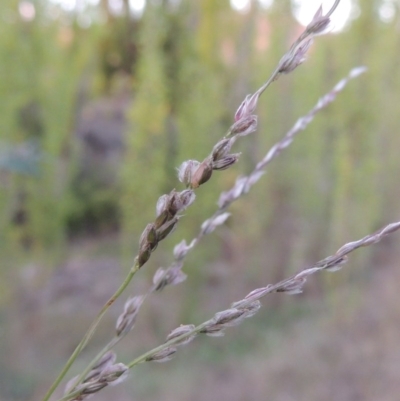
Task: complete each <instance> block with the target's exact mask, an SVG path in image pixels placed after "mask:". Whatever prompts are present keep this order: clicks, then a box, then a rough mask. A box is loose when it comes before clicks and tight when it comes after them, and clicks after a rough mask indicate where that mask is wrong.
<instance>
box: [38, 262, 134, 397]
mask: <svg viewBox="0 0 400 401" xmlns="http://www.w3.org/2000/svg"><path fill="white" fill-rule="evenodd" d="M138 270H139V263H138V259H137V258H135V263H134V265H133V266H132V268H131V269H130V271H129V273H128V275H127V276H126V278H125V280H124V281H123V283H122V284H121V285H120V287H119V288H118V290H117V291H115V293H114V295H112V296H111V297H110V299H109V300H108V301H107V302H106V303H105V304H104V306H103V307H102V308H101V310H100V312H99V313H98V315H97V316H96V318H95V319H94V321H93V322H92V324H91V325H90V327H89V329H88V330H87V332H86V333H85V335H84V336H83V338H82V340H81V342H80V343H79V344H78V346H77V347H76V348H75V350H74V352H73V353H72V355H71V356H70V357H69V359H68V361H67V363H66V364H65V365H64V367H63V369H62V371H61V372H60V374H59V375H58V376H57V378H56V380H55V381H54V383H53V384H52V385H51V387H50V388H49V390H48V391H47V393H46V395H45V396H44V397H43V401H48V400H49V399H50V397H51V395H52V394H53V393H54V391H55V390H56V388H57V387H58V386H59V384H60V383H61V381H62V380H63V379H64V377H65V375H66V374H67V373H68V371H69V369H70V368H71V366H72V364H73V363H74V362H75V360H76V358H77V357H78V355H79V354H80V353H81V352H82V350H83V349H84V348H85V346H86V345H87V343H88V342H89V340H90V339H91V338H92V337H93V334H94V332H95V331H96V328H97V326H98V325H99V323H100V321H101V319H102V318H103V316H104V315H105V314H106V312H107V311H108V309H109V308H110V306H111V305H112V304H113V303H114V302H115V300H116V299H117V298H118V297H119V296H120V295H121V294H122V292H123V291H124V290H125V288H126V287H127V286H128V285H129V283H130V282H131V280H132V278H133V276H134V275H135V274H136V273H137V272H138Z"/></svg>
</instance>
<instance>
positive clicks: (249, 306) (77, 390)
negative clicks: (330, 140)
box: [43, 0, 400, 401]
mask: <svg viewBox="0 0 400 401" xmlns="http://www.w3.org/2000/svg"><path fill="white" fill-rule="evenodd" d="M339 2H340V0H335V2H334V4H333V6H332V7H331V9H330V10H329V11H328V12H327V13H326V14H325V15H324V14H323V12H322V8H319V9H318V10H317V12H316V14H315V15H314V18H313V20H312V21H311V22H310V24H309V25H308V26H307V27H306V29H305V30H304V32H303V33H302V34H301V35H300V36H299V38H298V39H297V40H296V41H295V42H294V43H293V45H292V46H291V47H290V49H289V51H288V52H287V53H286V54H285V55H284V56H283V57H282V58H281V59H280V61H279V62H278V65H277V67H276V69H275V70H274V72H273V73H272V74H271V76H270V77H269V79H268V80H267V81H266V82H265V83H264V84H263V85H262V86H261V87H260V88H259V89H258V90H257V91H256V92H255V93H253V94H250V95H247V96H246V97H245V99H244V100H243V102H242V103H241V105H240V106H239V108H238V109H237V111H236V113H235V115H234V119H233V120H234V123H233V124H232V126H231V127H230V128H229V129H228V131H227V132H226V134H225V136H224V137H222V139H220V140H219V141H218V142H217V143H216V144H215V146H214V147H213V148H212V150H211V152H210V154H209V155H207V156H206V157H205V158H204V159H203V160H202V161H197V160H193V159H190V160H187V161H184V162H183V163H182V164H181V166H180V167H179V168H178V179H179V181H181V182H182V183H183V184H184V185H185V187H186V189H184V190H182V191H176V190H175V189H173V190H172V191H170V192H169V193H168V194H164V195H162V196H161V197H160V198H159V199H158V201H157V204H156V216H155V219H154V221H153V222H150V223H149V224H147V226H146V227H145V229H144V230H143V232H142V234H141V236H140V240H139V250H138V254H137V256H136V257H135V261H134V264H133V266H132V268H131V269H130V271H129V274H128V275H127V277H126V279H125V280H124V282H123V283H122V284H121V286H120V287H119V288H118V290H117V291H116V292H115V294H114V295H113V296H112V297H111V298H110V299H109V301H108V302H107V303H106V304H105V305H104V307H103V308H102V310H101V311H100V312H99V314H98V316H97V317H96V318H95V320H94V321H93V323H92V324H91V326H90V327H89V329H88V331H87V332H86V334H85V336H84V337H83V339H82V341H81V342H80V343H79V345H78V346H77V348H76V349H75V351H74V353H73V354H72V355H71V357H70V359H69V360H68V362H67V363H66V365H65V366H64V368H63V370H62V372H61V373H60V374H59V376H58V377H57V379H56V380H55V381H54V383H53V385H52V386H51V387H50V389H49V391H48V392H47V394H46V395H45V397H44V398H43V401H48V400H49V399H50V397H51V395H52V394H53V393H54V391H55V390H56V388H57V387H58V386H59V385H60V383H61V381H62V379H63V378H64V377H65V376H66V374H67V372H68V371H69V369H70V367H71V366H72V364H73V362H74V361H75V360H76V358H77V357H78V355H79V354H80V353H81V351H82V350H83V348H84V347H85V346H86V344H87V343H88V341H89V340H90V338H91V337H92V336H93V334H94V332H95V330H96V328H97V326H98V324H99V323H100V321H101V319H102V318H103V316H104V314H105V313H106V311H107V310H108V308H109V307H110V306H111V305H112V304H113V303H114V302H115V300H116V299H117V298H119V297H120V296H121V294H122V293H123V292H124V291H125V289H126V288H127V286H128V284H129V283H130V281H131V280H132V278H133V277H134V275H135V274H136V272H137V271H138V270H139V269H140V268H142V267H143V266H144V265H145V264H146V263H147V261H148V260H149V259H150V257H151V254H152V253H153V252H154V251H155V249H156V248H157V246H158V244H159V243H160V242H161V241H162V240H164V239H165V238H166V237H167V236H169V235H170V234H171V232H172V231H173V230H174V229H175V228H176V227H177V225H178V223H179V221H180V219H181V218H182V217H183V214H182V213H183V212H184V211H185V209H187V208H188V207H189V206H190V205H191V204H192V203H193V202H194V201H195V199H196V195H195V190H196V189H197V188H198V187H199V186H201V185H203V184H205V183H206V182H207V181H208V180H210V179H211V178H212V175H213V172H214V171H217V170H225V169H227V168H230V167H231V166H232V165H233V164H235V163H237V162H238V160H239V158H240V153H230V152H231V149H232V147H233V145H234V144H235V142H236V141H237V140H238V139H239V138H240V137H245V136H248V135H249V134H251V133H253V132H254V131H255V130H256V129H257V123H258V120H257V115H256V114H254V112H255V110H256V108H257V104H258V101H259V98H260V96H261V94H262V93H263V92H264V91H265V89H266V88H267V87H268V86H269V85H270V84H271V83H272V82H274V81H276V80H277V79H278V78H279V77H280V75H281V74H288V73H290V72H292V71H293V70H295V69H296V68H297V67H298V66H299V65H300V64H301V63H303V62H304V60H305V56H306V53H307V51H308V49H309V47H310V46H311V44H312V42H313V40H314V38H315V37H316V36H318V35H321V34H322V33H324V32H325V31H326V30H327V29H328V27H329V23H330V16H331V14H332V13H333V12H334V10H335V9H336V7H337V5H338V4H339ZM363 72H365V68H364V67H358V68H355V69H353V70H352V71H351V72H350V73H349V75H348V76H347V77H346V78H344V79H342V80H341V81H340V82H339V83H338V84H337V85H336V86H335V87H334V88H333V89H332V90H331V91H329V92H328V93H327V94H326V95H324V96H322V97H321V98H320V99H319V100H318V102H317V104H316V105H315V106H314V107H313V108H312V109H311V110H310V111H309V112H308V113H307V114H306V115H304V116H302V117H300V118H299V119H298V120H297V122H296V123H295V124H294V126H293V127H292V128H291V129H290V130H289V131H288V132H287V134H286V135H285V136H284V137H283V138H282V139H281V140H280V141H278V142H277V143H276V144H275V145H274V146H272V148H271V149H270V150H269V151H268V152H267V154H266V155H265V156H264V158H263V159H262V160H260V161H259V162H258V163H257V165H256V166H255V167H254V169H253V171H252V172H250V173H249V174H248V175H247V176H240V177H238V178H237V180H236V182H235V184H234V185H233V186H232V188H231V189H229V190H227V191H225V192H223V193H221V195H220V197H219V200H218V208H217V210H216V211H215V213H214V214H213V215H212V216H211V217H210V218H208V219H207V220H205V221H204V222H203V224H202V225H201V227H200V229H199V232H198V234H197V236H196V237H195V238H193V239H192V240H191V241H190V242H189V243H188V242H186V241H185V240H182V241H181V242H180V243H178V244H177V245H176V246H175V247H174V250H173V256H174V261H173V262H172V264H170V265H169V266H168V267H166V268H163V267H160V268H159V269H158V270H157V271H156V272H155V274H154V276H153V283H152V285H151V286H150V287H149V289H148V291H147V292H146V293H145V294H143V295H135V296H133V297H130V298H128V299H127V301H126V302H125V305H124V308H123V311H122V312H121V314H120V316H119V317H118V319H117V322H116V327H115V336H114V338H112V339H111V340H110V341H109V343H108V344H106V345H105V347H104V348H103V349H102V350H101V351H100V352H98V354H97V355H96V356H95V357H94V358H93V360H92V361H91V362H90V363H89V364H88V365H87V367H86V368H85V369H84V370H83V371H82V373H81V374H80V375H78V376H76V377H74V378H73V379H71V380H70V381H69V382H68V383H67V385H66V387H65V391H64V396H63V397H62V398H61V399H60V400H58V401H67V400H79V401H80V400H83V399H85V398H88V397H89V396H91V395H93V394H94V393H96V392H98V391H100V390H102V389H103V388H105V387H107V386H111V385H116V384H118V383H120V382H121V381H123V380H125V379H126V377H127V375H128V372H129V370H130V369H132V368H133V367H134V366H136V365H138V364H140V363H143V362H159V363H161V362H168V361H169V360H171V359H172V358H173V356H174V355H175V354H176V352H177V351H178V349H179V348H180V347H182V346H185V345H187V344H189V343H190V342H191V341H193V340H194V339H195V338H196V336H199V335H201V334H205V335H207V336H210V337H221V336H223V335H224V333H225V330H226V329H228V328H229V327H233V326H237V325H239V324H241V323H242V322H244V321H245V320H246V319H247V318H250V317H252V316H254V315H255V314H256V313H257V312H258V310H259V309H260V307H261V302H260V300H261V299H262V298H264V297H265V296H266V295H268V294H271V293H286V294H299V293H301V292H302V291H303V287H304V285H305V283H306V282H307V279H308V278H309V277H310V276H311V275H313V274H315V273H318V272H321V271H325V270H326V271H330V272H334V271H337V270H339V269H340V268H342V266H343V265H344V264H345V263H346V262H347V261H348V256H347V255H348V254H349V253H351V252H353V251H354V250H356V249H358V248H360V247H363V246H368V245H371V244H375V243H377V242H379V241H380V240H381V239H382V238H383V237H385V236H386V235H388V234H391V233H393V232H395V231H397V230H399V229H400V222H396V223H392V224H389V225H387V226H385V227H383V228H382V229H380V230H378V231H376V232H375V233H373V234H371V235H367V236H365V237H364V238H362V239H360V240H358V241H353V242H349V243H347V244H345V245H344V246H342V247H341V248H340V249H339V250H338V251H337V252H336V253H335V254H333V255H331V256H329V257H327V258H325V259H323V260H321V261H319V262H317V263H315V264H314V265H313V266H310V267H308V268H306V269H303V270H301V271H300V272H298V273H297V274H294V275H293V276H291V277H289V278H287V279H284V280H282V281H280V282H278V283H275V284H268V285H266V286H264V287H260V288H257V289H255V290H253V291H251V292H250V293H249V294H247V295H246V296H245V297H243V298H242V299H240V300H238V301H236V302H233V303H232V304H231V306H230V307H229V308H228V309H225V310H222V311H220V312H217V313H216V314H215V315H214V316H213V317H212V318H211V319H209V320H207V321H205V322H203V323H201V324H199V325H194V324H185V325H181V326H179V327H177V328H176V329H174V330H172V331H171V332H170V333H169V335H168V336H167V337H166V340H165V342H164V343H163V344H161V345H159V346H157V347H155V348H153V349H152V350H150V351H148V352H146V353H144V354H142V355H140V356H139V357H137V358H135V359H133V360H132V361H131V362H130V363H128V364H123V363H118V362H117V357H116V354H115V353H114V351H113V348H114V346H115V345H116V344H117V343H118V342H119V341H121V340H122V339H123V338H124V337H125V336H126V335H127V334H128V333H129V332H130V331H131V330H132V328H133V327H134V325H135V322H136V318H137V316H138V313H139V311H140V308H141V307H142V305H143V303H144V302H145V300H146V298H147V297H149V296H150V295H151V294H152V293H155V292H159V291H161V290H163V289H164V288H165V287H167V286H170V285H171V286H172V285H177V284H180V283H182V282H183V281H184V280H185V279H186V277H187V276H186V274H185V273H184V272H183V271H182V268H183V265H184V260H185V258H186V256H187V255H188V254H189V253H190V251H191V250H193V249H194V248H195V247H196V246H197V245H198V244H199V243H200V242H201V239H202V238H203V237H204V236H205V235H208V234H211V233H212V232H213V231H214V230H215V229H216V228H217V227H218V226H220V225H222V224H224V223H225V222H226V220H227V219H228V218H229V217H230V213H228V212H227V211H226V209H227V208H228V207H229V206H230V205H231V204H232V203H233V202H235V201H236V200H237V199H239V198H240V197H242V196H243V195H244V194H247V193H248V192H249V191H250V189H251V188H252V186H253V185H255V184H256V183H257V182H258V181H259V179H260V178H261V177H262V176H263V174H264V172H265V169H266V167H267V165H268V164H269V163H270V162H271V161H272V160H274V159H275V158H276V157H278V156H279V155H280V153H281V152H282V151H283V150H284V149H286V148H287V147H288V146H290V145H291V143H292V142H293V140H294V139H295V137H296V136H297V135H298V134H299V133H300V132H301V131H302V130H304V129H305V128H306V127H307V126H308V124H310V123H311V122H312V120H313V119H314V117H315V115H316V114H317V113H318V112H319V111H321V110H322V109H324V108H325V107H327V106H328V105H329V104H330V103H331V102H333V101H334V100H335V99H336V97H337V95H338V94H339V93H340V92H341V91H342V90H343V89H344V88H345V87H346V85H347V84H348V83H349V82H350V80H352V79H354V78H356V77H358V76H359V75H360V74H362V73H363Z"/></svg>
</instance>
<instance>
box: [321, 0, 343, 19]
mask: <svg viewBox="0 0 400 401" xmlns="http://www.w3.org/2000/svg"><path fill="white" fill-rule="evenodd" d="M339 3H340V0H336V1H335V2H334V3H333V6H332V7H331V9H330V10H329V11H328V12H327V13H326V15H325V17H330V16H331V15H332V14H333V12H334V11H335V10H336V8H337V6H338V5H339Z"/></svg>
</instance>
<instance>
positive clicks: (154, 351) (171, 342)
mask: <svg viewBox="0 0 400 401" xmlns="http://www.w3.org/2000/svg"><path fill="white" fill-rule="evenodd" d="M210 323H212V319H210V320H207V321H206V322H204V323H201V324H199V325H198V326H196V327H195V328H194V329H193V330H190V331H188V332H187V333H185V334H182V335H180V336H179V337H175V338H173V339H172V340H169V341H167V342H165V343H164V344H161V345H159V346H158V347H156V348H153V349H152V350H150V351H148V352H146V353H144V354H142V355H140V356H139V357H137V358H136V359H134V360H133V361H131V362H129V363H128V364H127V365H126V366H128V368H129V369H131V368H133V367H134V366H135V365H138V364H139V363H143V362H146V359H147V358H149V357H151V356H153V355H155V354H157V352H159V351H162V350H163V349H165V348H168V347H170V346H171V345H175V344H178V343H179V342H180V341H182V340H185V339H186V338H188V337H190V336H192V335H193V334H197V333H199V332H200V331H201V330H203V329H204V328H206V327H207V326H208V325H209V324H210ZM59 401H61V400H59Z"/></svg>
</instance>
